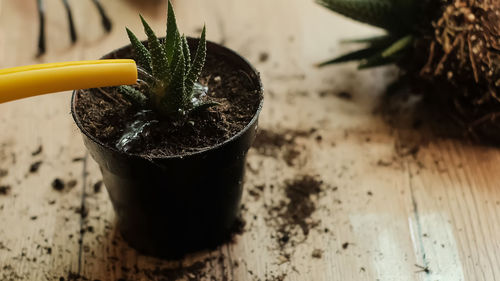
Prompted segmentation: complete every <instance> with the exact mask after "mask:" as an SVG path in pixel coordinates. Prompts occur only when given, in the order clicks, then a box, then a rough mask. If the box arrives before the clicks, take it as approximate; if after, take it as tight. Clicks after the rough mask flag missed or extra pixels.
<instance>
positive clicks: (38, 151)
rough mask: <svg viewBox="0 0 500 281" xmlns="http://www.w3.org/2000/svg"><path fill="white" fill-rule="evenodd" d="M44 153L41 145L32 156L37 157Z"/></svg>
mask: <svg viewBox="0 0 500 281" xmlns="http://www.w3.org/2000/svg"><path fill="white" fill-rule="evenodd" d="M42 151H43V146H41V145H40V146H39V147H38V148H37V149H36V150H35V151H33V152H31V155H32V156H37V155H39V154H40V153H42Z"/></svg>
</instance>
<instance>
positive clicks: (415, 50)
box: [316, 0, 500, 141]
mask: <svg viewBox="0 0 500 281" xmlns="http://www.w3.org/2000/svg"><path fill="white" fill-rule="evenodd" d="M316 2H317V3H319V4H320V5H322V6H324V7H326V8H328V9H330V10H332V11H334V12H337V13H339V14H342V15H344V16H347V17H350V18H352V19H355V20H358V21H361V22H364V23H367V24H370V25H373V26H376V27H380V28H383V29H385V30H386V31H387V32H386V34H385V35H383V36H378V37H373V38H368V39H361V40H352V41H348V42H351V43H360V44H365V47H364V48H363V49H361V50H357V51H355V52H351V53H348V54H345V55H343V56H340V57H338V58H335V59H332V60H329V61H326V62H324V63H321V64H320V66H325V65H329V64H335V63H342V62H348V61H360V64H359V68H368V67H374V66H380V65H385V64H390V63H396V64H397V66H398V67H400V69H401V70H402V72H401V74H402V76H401V78H402V79H400V81H399V83H394V84H393V85H392V86H393V87H391V88H390V91H391V92H394V91H395V90H397V87H398V86H399V87H401V86H402V87H404V84H408V82H410V83H411V84H412V85H418V86H419V88H422V87H425V88H426V89H425V90H424V93H423V94H425V95H427V96H428V97H430V98H431V99H433V100H434V101H435V102H436V103H439V104H440V105H445V107H443V108H449V109H450V110H451V111H450V112H449V113H450V114H451V115H452V116H453V119H458V120H459V122H458V123H460V124H465V126H466V129H467V131H468V132H473V133H475V135H479V134H485V135H488V136H487V138H490V137H494V138H495V139H497V140H499V141H500V133H496V134H497V135H498V136H492V134H493V133H495V132H498V131H499V130H498V128H499V127H500V114H499V112H500V25H499V24H500V1H499V0H316ZM403 78H404V79H403ZM402 81H407V82H406V83H405V82H402ZM438 89H439V90H438ZM488 126H489V127H488ZM478 131H482V132H484V133H478Z"/></svg>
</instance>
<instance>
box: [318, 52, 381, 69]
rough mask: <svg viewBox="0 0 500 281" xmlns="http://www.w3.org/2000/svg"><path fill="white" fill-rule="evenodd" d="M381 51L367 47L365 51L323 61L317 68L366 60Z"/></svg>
mask: <svg viewBox="0 0 500 281" xmlns="http://www.w3.org/2000/svg"><path fill="white" fill-rule="evenodd" d="M380 51H381V49H380V48H374V47H369V48H366V49H362V50H358V51H354V52H351V53H348V54H345V55H342V56H340V57H338V58H335V59H332V60H329V61H325V62H323V63H320V64H319V65H318V66H319V67H322V66H326V65H330V64H338V63H344V62H349V61H356V60H362V59H367V58H370V57H372V56H374V55H375V54H377V53H380Z"/></svg>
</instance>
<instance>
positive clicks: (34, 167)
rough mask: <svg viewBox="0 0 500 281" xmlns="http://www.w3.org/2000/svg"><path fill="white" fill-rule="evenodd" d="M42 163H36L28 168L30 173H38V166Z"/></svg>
mask: <svg viewBox="0 0 500 281" xmlns="http://www.w3.org/2000/svg"><path fill="white" fill-rule="evenodd" d="M42 163H43V162H42V161H36V162H34V163H33V164H31V166H30V173H32V174H34V173H36V172H38V169H40V166H41V165H42Z"/></svg>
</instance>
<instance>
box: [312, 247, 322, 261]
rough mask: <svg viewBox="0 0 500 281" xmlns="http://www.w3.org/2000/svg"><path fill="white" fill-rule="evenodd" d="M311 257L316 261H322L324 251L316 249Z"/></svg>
mask: <svg viewBox="0 0 500 281" xmlns="http://www.w3.org/2000/svg"><path fill="white" fill-rule="evenodd" d="M311 257H313V258H314V259H321V258H322V257H323V250H321V249H314V251H313V252H312V254H311Z"/></svg>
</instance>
